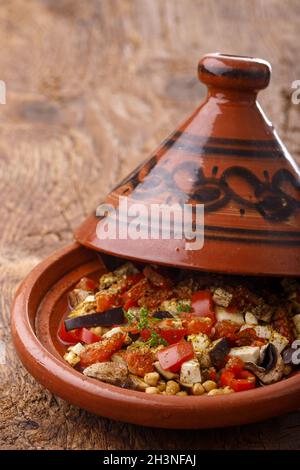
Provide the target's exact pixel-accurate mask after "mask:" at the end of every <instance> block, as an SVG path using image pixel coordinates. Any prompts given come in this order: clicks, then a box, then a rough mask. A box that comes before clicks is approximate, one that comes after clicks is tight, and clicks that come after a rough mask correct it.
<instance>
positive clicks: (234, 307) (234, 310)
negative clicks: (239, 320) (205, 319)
mask: <svg viewBox="0 0 300 470" xmlns="http://www.w3.org/2000/svg"><path fill="white" fill-rule="evenodd" d="M226 310H227V312H230V313H237V312H238V311H239V309H238V306H237V305H228V307H226Z"/></svg>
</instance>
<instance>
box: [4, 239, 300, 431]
mask: <svg viewBox="0 0 300 470" xmlns="http://www.w3.org/2000/svg"><path fill="white" fill-rule="evenodd" d="M104 269H105V267H104V264H103V262H102V261H101V258H98V257H97V255H96V253H95V252H94V251H92V250H88V249H86V248H84V247H81V246H79V245H77V244H73V245H70V246H69V247H67V248H64V249H63V250H60V251H59V252H56V253H54V254H53V255H51V256H50V257H49V258H48V259H46V260H45V261H43V262H42V263H41V264H40V265H39V266H37V267H36V268H35V269H34V270H33V271H32V272H31V273H30V274H29V275H28V277H27V278H26V279H25V280H24V282H23V283H22V285H21V286H20V287H19V289H18V291H17V293H16V297H15V301H14V305H13V307H12V335H13V340H14V344H15V347H16V350H17V352H18V354H19V356H20V358H21V361H22V362H23V364H24V366H25V367H26V369H27V370H28V371H29V372H30V373H31V374H32V375H33V377H35V378H36V380H37V381H38V382H40V383H41V384H42V385H44V386H45V387H46V388H47V389H49V390H51V392H53V393H55V394H56V395H58V396H60V397H62V398H64V399H65V400H68V401H69V402H70V403H73V404H74V405H77V406H80V407H81V408H84V409H86V410H88V411H91V412H93V413H95V414H97V415H100V416H105V417H108V418H111V419H115V420H118V421H126V422H129V423H135V424H140V425H144V426H155V427H161V428H186V429H189V428H190V429H192V428H194V429H197V428H198V429H200V428H209V427H220V426H231V425H237V424H243V423H251V422H255V421H259V420H262V419H266V418H268V417H271V416H276V415H280V414H282V413H284V412H287V411H291V410H294V409H296V408H298V407H299V404H300V399H299V397H300V374H299V373H297V374H295V375H294V376H292V377H289V378H288V379H286V380H282V381H281V382H278V383H276V384H273V385H268V386H267V387H261V388H258V389H254V390H250V391H247V392H242V393H233V394H230V395H223V396H220V395H218V396H216V397H206V396H199V397H196V396H195V397H175V396H164V395H149V394H147V393H142V392H135V391H132V390H125V389H122V388H120V387H115V386H113V385H109V384H106V383H103V382H99V381H97V380H96V379H92V378H89V377H86V376H84V375H83V374H81V373H80V372H78V371H76V370H74V369H73V368H72V367H70V366H69V365H68V364H67V363H66V362H65V361H64V359H63V358H62V353H63V346H62V344H61V343H60V342H59V340H58V338H57V331H58V328H59V324H60V322H61V319H62V317H63V315H64V313H65V312H66V308H67V293H68V291H69V290H70V289H72V288H73V287H74V285H75V284H76V283H77V282H78V281H79V279H80V278H81V277H83V276H90V277H93V276H99V275H100V273H101V272H103V271H104Z"/></svg>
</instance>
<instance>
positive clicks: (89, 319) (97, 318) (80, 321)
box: [65, 307, 125, 331]
mask: <svg viewBox="0 0 300 470" xmlns="http://www.w3.org/2000/svg"><path fill="white" fill-rule="evenodd" d="M124 321H125V316H124V312H123V308H122V307H116V308H111V309H110V310H106V312H102V313H90V314H88V315H81V316H80V317H73V318H67V320H65V328H66V330H67V331H70V330H74V329H75V328H90V327H92V326H111V325H121V324H122V323H124Z"/></svg>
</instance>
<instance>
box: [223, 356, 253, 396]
mask: <svg viewBox="0 0 300 470" xmlns="http://www.w3.org/2000/svg"><path fill="white" fill-rule="evenodd" d="M236 359H237V358H231V359H230V360H229V362H228V363H227V365H226V367H225V369H224V370H223V372H222V374H221V377H220V384H221V385H222V387H230V388H232V389H233V390H234V391H235V392H243V391H246V390H251V389H253V388H255V384H256V378H255V376H254V375H253V374H251V372H249V371H247V370H244V369H243V361H241V360H239V361H237V360H236Z"/></svg>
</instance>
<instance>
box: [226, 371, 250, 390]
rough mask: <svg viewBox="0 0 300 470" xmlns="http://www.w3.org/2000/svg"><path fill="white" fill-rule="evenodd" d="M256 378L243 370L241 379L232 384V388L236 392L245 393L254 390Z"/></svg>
mask: <svg viewBox="0 0 300 470" xmlns="http://www.w3.org/2000/svg"><path fill="white" fill-rule="evenodd" d="M255 383H256V378H255V375H253V374H251V372H249V371H248V370H243V371H242V372H241V373H240V375H239V378H237V379H234V380H233V383H232V384H231V388H232V389H233V390H234V391H235V392H244V391H246V390H252V389H253V388H255Z"/></svg>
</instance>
